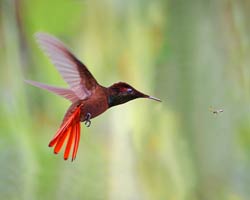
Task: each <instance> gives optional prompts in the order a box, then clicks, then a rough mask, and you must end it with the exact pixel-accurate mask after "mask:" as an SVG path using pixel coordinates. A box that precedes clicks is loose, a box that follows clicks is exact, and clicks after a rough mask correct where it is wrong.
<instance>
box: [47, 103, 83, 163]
mask: <svg viewBox="0 0 250 200" xmlns="http://www.w3.org/2000/svg"><path fill="white" fill-rule="evenodd" d="M67 139H68V141H67V144H66V148H65V151H64V159H65V160H67V159H68V157H69V154H70V149H71V146H72V143H73V141H74V148H73V153H72V161H73V160H75V158H76V154H77V150H78V146H79V140H80V107H76V109H75V110H74V111H73V112H72V114H71V115H70V116H69V117H68V119H67V120H65V121H64V122H63V123H62V125H61V127H60V128H59V129H58V131H57V132H56V134H55V136H54V137H53V138H52V140H51V141H50V143H49V147H54V146H55V147H54V153H56V154H57V153H59V152H60V150H61V148H62V146H63V144H64V142H65V141H66V140H67Z"/></svg>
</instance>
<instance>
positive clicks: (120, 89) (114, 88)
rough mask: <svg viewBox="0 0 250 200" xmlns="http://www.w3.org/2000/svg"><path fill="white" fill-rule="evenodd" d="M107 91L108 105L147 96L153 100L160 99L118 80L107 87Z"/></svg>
mask: <svg viewBox="0 0 250 200" xmlns="http://www.w3.org/2000/svg"><path fill="white" fill-rule="evenodd" d="M108 91H109V95H108V103H109V107H112V106H116V105H119V104H123V103H126V102H128V101H131V100H133V99H137V98H148V99H152V100H155V101H161V100H160V99H157V98H155V97H152V96H149V95H146V94H143V93H142V92H139V91H138V90H136V89H135V88H133V87H132V86H130V85H129V84H127V83H124V82H119V83H115V84H113V85H111V86H110V87H109V88H108Z"/></svg>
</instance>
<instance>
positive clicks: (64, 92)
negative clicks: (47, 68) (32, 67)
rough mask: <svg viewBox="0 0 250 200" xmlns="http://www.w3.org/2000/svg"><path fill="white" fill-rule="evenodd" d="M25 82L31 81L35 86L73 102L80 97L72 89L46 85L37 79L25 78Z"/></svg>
mask: <svg viewBox="0 0 250 200" xmlns="http://www.w3.org/2000/svg"><path fill="white" fill-rule="evenodd" d="M25 82H26V83H29V84H31V85H33V86H36V87H39V88H42V89H45V90H48V91H50V92H52V93H54V94H57V95H59V96H62V97H64V98H66V99H68V100H70V101H71V102H73V103H74V102H76V101H78V100H79V98H78V97H77V96H76V95H75V93H74V92H73V91H72V90H70V89H65V88H60V87H54V86H50V85H46V84H43V83H39V82H36V81H31V80H25Z"/></svg>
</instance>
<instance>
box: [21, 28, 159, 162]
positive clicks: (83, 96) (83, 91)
mask: <svg viewBox="0 0 250 200" xmlns="http://www.w3.org/2000/svg"><path fill="white" fill-rule="evenodd" d="M35 37H36V40H37V43H38V44H39V45H40V47H41V49H42V50H44V52H45V54H47V56H48V57H49V58H50V59H51V61H52V63H53V64H54V65H55V66H56V68H57V70H58V71H59V73H60V74H61V76H62V77H63V79H64V80H65V81H66V82H67V84H68V85H69V88H61V87H55V86H50V85H47V84H43V83H40V82H36V81H31V80H25V82H27V83H29V84H31V85H33V86H36V87H39V88H42V89H45V90H48V91H50V92H52V93H54V94H57V95H59V96H62V97H64V98H66V99H68V100H69V101H71V103H72V104H71V106H70V107H69V108H68V110H67V112H66V114H65V115H64V118H63V120H62V123H61V125H60V127H59V128H58V130H57V132H56V134H55V135H54V137H53V138H52V140H51V141H50V142H49V145H48V146H49V147H53V148H54V153H55V154H58V153H59V152H60V150H61V148H62V146H63V144H64V143H65V141H67V142H66V147H65V151H64V160H67V159H68V158H69V156H70V152H71V151H72V149H73V151H72V155H71V156H72V159H71V160H72V161H73V160H75V158H76V155H77V150H78V146H79V141H80V129H81V128H80V126H81V125H80V123H81V122H84V123H85V125H86V126H87V127H89V126H90V124H91V119H93V118H95V117H97V116H98V115H100V114H102V113H103V112H105V111H106V110H107V109H109V108H111V107H113V106H117V105H120V104H123V103H126V102H128V101H131V100H133V99H137V98H148V99H152V100H155V101H159V102H160V101H161V100H160V99H158V98H155V97H153V96H149V95H146V94H144V93H142V92H140V91H138V90H136V89H135V88H133V87H132V86H130V85H129V84H127V83H125V82H118V83H115V84H113V85H111V86H110V87H104V86H102V85H100V84H99V83H98V82H97V80H96V79H95V78H94V76H93V75H92V74H91V73H90V71H89V70H88V68H87V67H86V66H85V64H83V63H82V62H81V61H80V60H78V58H77V57H76V56H75V55H74V54H73V53H71V51H70V50H69V49H68V48H67V47H66V46H65V45H64V44H63V43H62V42H61V41H60V40H59V39H57V38H55V37H54V36H52V35H50V34H47V33H36V34H35Z"/></svg>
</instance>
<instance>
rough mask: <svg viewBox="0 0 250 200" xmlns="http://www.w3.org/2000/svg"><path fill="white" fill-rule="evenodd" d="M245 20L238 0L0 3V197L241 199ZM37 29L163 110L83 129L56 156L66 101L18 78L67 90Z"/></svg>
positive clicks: (112, 117)
mask: <svg viewBox="0 0 250 200" xmlns="http://www.w3.org/2000/svg"><path fill="white" fill-rule="evenodd" d="M249 19H250V2H249V1H247V0H241V1H238V0H211V1H205V0H200V1H198V0H189V1H185V0H155V1H149V0H133V1H132V0H128V1H125V0H102V1H101V0H99V1H98V0H54V1H50V0H34V1H31V0H1V1H0V38H1V39H0V99H1V104H0V168H1V169H0V200H44V199H47V200H50V199H51V200H52V199H53V200H57V199H58V200H59V199H60V200H64V199H70V200H74V199H76V200H79V199H86V200H106V199H109V200H166V199H168V200H247V199H249V198H250V190H249V188H250V28H249V27H250V20H249ZM36 32H47V33H50V34H52V35H54V36H56V37H58V38H59V39H60V40H62V41H63V42H64V43H65V44H67V46H68V47H69V48H70V49H71V50H72V51H73V52H74V53H75V55H77V57H78V58H79V59H80V60H82V61H83V62H84V63H85V64H86V65H87V66H88V68H89V70H90V71H91V72H92V73H93V74H94V75H95V77H96V79H97V80H98V82H99V83H101V84H102V85H104V86H109V85H111V84H112V83H114V82H118V81H126V82H128V83H129V84H131V85H133V86H134V87H135V88H137V89H138V90H141V91H143V92H145V93H147V94H150V95H153V96H156V97H158V98H160V99H161V100H162V103H158V102H155V101H151V100H145V99H139V100H135V101H132V102H129V103H128V104H126V105H122V106H118V107H114V108H112V109H110V110H108V111H107V112H106V113H104V114H102V115H101V116H99V117H98V118H95V119H93V120H92V125H91V127H90V128H87V127H86V126H85V125H84V124H82V131H81V141H80V148H79V151H78V155H77V158H76V160H75V161H74V162H70V161H64V160H63V153H62V152H61V153H60V154H58V155H54V154H53V149H50V148H48V142H49V141H50V139H51V138H52V137H53V135H54V134H55V132H56V130H57V128H58V127H59V125H60V123H61V120H62V118H63V115H64V113H65V112H66V110H67V108H68V107H69V106H70V102H68V101H67V100H65V99H63V98H61V97H58V96H55V95H53V94H51V93H49V92H46V91H44V90H41V89H38V88H35V87H32V86H30V85H27V84H26V83H25V82H24V80H25V79H31V80H36V81H39V82H44V83H47V84H52V85H57V86H65V87H66V84H65V82H64V81H63V80H62V78H61V77H60V75H59V73H58V72H57V71H56V69H55V67H54V66H53V65H52V64H51V63H50V61H49V59H48V58H47V57H46V56H45V55H44V53H43V52H42V51H41V50H40V49H39V47H38V45H37V44H36V42H35V40H34V34H35V33H36ZM210 106H212V107H214V108H215V109H223V110H224V112H223V113H219V114H213V113H212V112H211V111H210V110H209V108H210Z"/></svg>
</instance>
